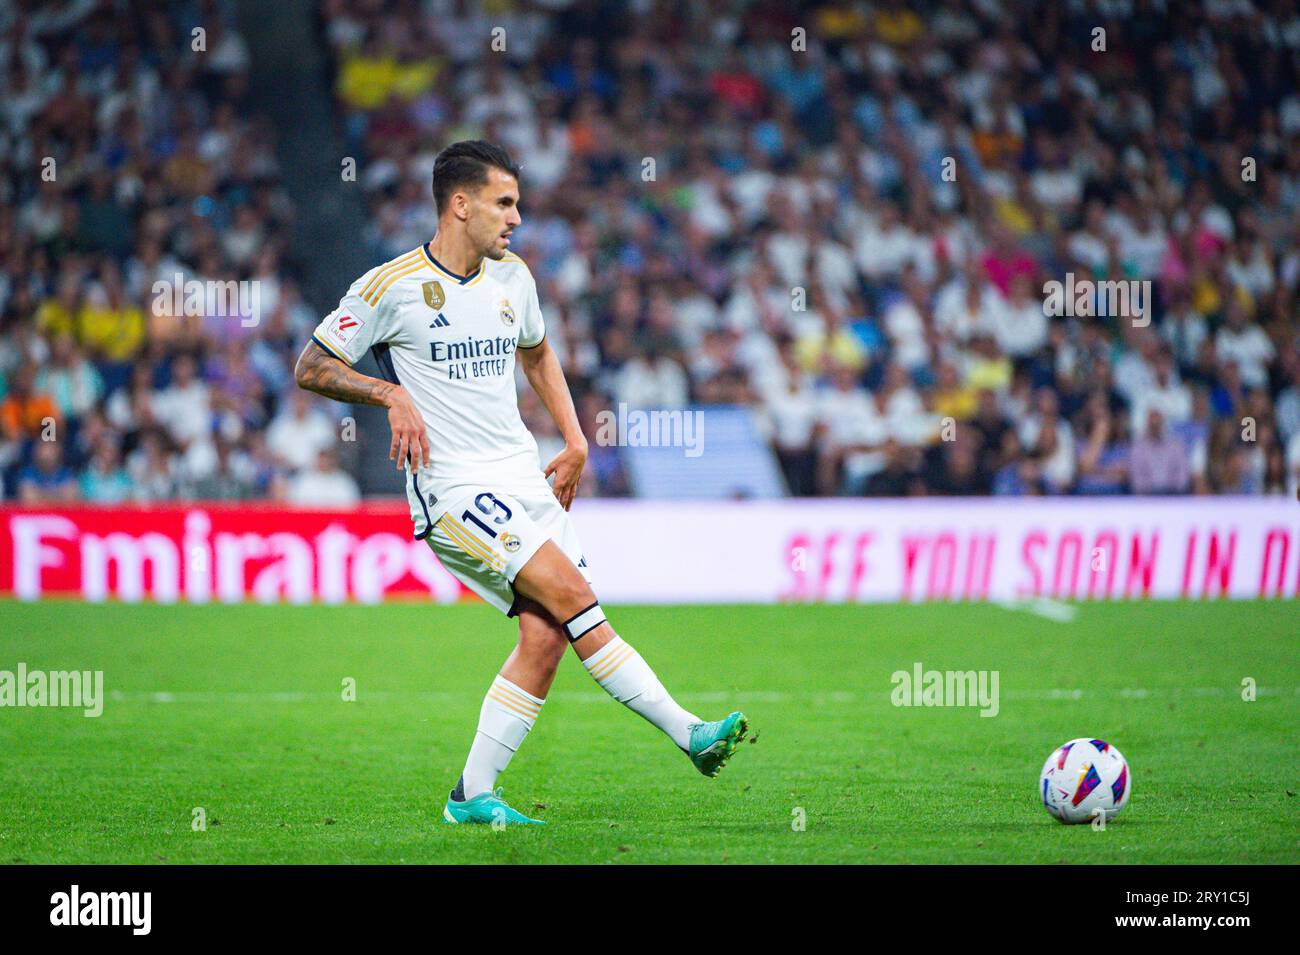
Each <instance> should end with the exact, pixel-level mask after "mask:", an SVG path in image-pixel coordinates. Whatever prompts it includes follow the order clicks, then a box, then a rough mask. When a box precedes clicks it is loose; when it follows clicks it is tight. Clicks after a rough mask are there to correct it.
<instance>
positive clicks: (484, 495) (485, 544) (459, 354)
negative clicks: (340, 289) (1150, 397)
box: [312, 244, 591, 614]
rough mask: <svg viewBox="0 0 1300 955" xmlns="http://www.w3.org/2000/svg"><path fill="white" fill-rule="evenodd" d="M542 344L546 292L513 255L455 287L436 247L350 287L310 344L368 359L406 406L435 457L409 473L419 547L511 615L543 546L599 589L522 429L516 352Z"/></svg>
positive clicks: (485, 265)
mask: <svg viewBox="0 0 1300 955" xmlns="http://www.w3.org/2000/svg"><path fill="white" fill-rule="evenodd" d="M545 335H546V327H545V325H544V323H543V321H542V311H541V305H540V304H539V302H538V299H537V284H536V283H535V282H534V281H533V277H532V274H531V273H530V272H529V271H528V267H527V266H526V265H524V263H523V260H522V259H520V258H519V257H518V256H517V255H514V254H513V253H509V252H508V253H506V255H505V258H503V259H501V260H500V261H494V260H492V259H484V260H483V262H482V264H481V265H480V266H479V267H478V269H477V270H475V271H474V272H473V273H471V274H470V275H456V274H455V273H454V272H451V271H449V270H447V269H446V268H444V267H443V266H442V265H440V264H439V263H438V261H437V260H436V259H434V258H433V256H432V255H431V254H430V253H429V247H428V245H427V244H426V245H423V246H421V247H420V248H418V249H413V250H412V251H410V252H408V253H406V254H405V255H401V256H398V257H397V258H396V259H393V260H392V261H391V262H387V263H385V264H384V265H381V266H379V267H378V268H375V269H371V270H370V271H369V272H367V273H366V274H365V275H363V276H361V278H359V279H357V280H356V281H355V282H353V283H352V287H351V288H349V289H348V292H347V294H346V295H344V296H343V298H342V299H341V300H340V302H339V307H338V308H336V309H335V310H334V311H333V312H331V313H330V314H329V315H327V316H326V317H325V319H324V320H323V321H322V322H321V323H320V325H318V326H317V327H316V331H315V333H314V334H313V335H312V340H313V341H314V342H316V344H317V345H319V346H320V347H321V348H323V349H325V351H327V352H329V353H330V354H331V355H333V356H334V357H336V358H338V359H340V360H342V361H344V362H346V363H347V364H349V365H353V364H355V363H356V362H357V361H359V360H360V359H361V358H362V356H363V355H365V353H366V351H367V350H369V351H371V352H372V353H373V354H374V356H375V360H376V362H377V363H378V364H379V368H380V371H381V373H382V375H383V376H384V378H386V379H387V380H388V381H391V382H394V383H396V384H400V385H402V386H403V387H404V388H405V389H406V390H407V391H408V392H410V395H411V398H412V399H413V400H414V402H415V406H416V408H417V409H418V410H419V412H420V416H421V417H422V418H423V419H424V425H425V428H426V429H427V431H428V437H429V448H430V451H431V455H430V457H431V460H430V461H429V462H428V463H426V464H425V465H424V466H423V467H422V468H420V469H419V470H418V471H416V470H413V469H412V468H411V465H410V462H409V460H408V462H407V465H406V468H407V479H406V495H407V499H408V501H409V503H410V506H411V520H412V522H413V523H414V525H415V536H416V537H419V538H424V539H426V540H427V541H428V542H429V545H430V546H431V547H432V548H433V550H434V553H436V554H437V555H438V559H439V560H440V561H442V563H443V566H445V567H446V568H447V569H448V570H449V571H450V572H451V573H452V574H454V575H455V576H456V577H457V578H459V579H460V580H461V581H462V582H463V583H464V584H465V585H466V586H467V587H469V588H470V589H471V590H473V591H474V592H475V593H477V594H478V595H479V596H481V597H482V598H483V599H484V600H486V601H488V602H489V603H491V604H493V605H494V606H496V607H497V608H498V609H500V610H502V611H503V612H505V613H507V614H510V613H512V612H513V609H514V601H515V594H514V587H513V585H512V582H513V581H514V578H515V574H517V573H518V572H519V569H520V568H521V567H523V565H524V564H525V563H527V562H528V559H529V558H530V557H532V556H533V554H534V553H535V552H536V551H537V549H538V548H539V547H541V546H542V544H543V543H544V542H545V541H546V540H548V539H551V540H554V541H555V543H556V544H557V545H558V546H559V547H560V548H561V549H562V550H563V551H564V552H565V554H566V555H568V557H569V559H570V560H572V561H573V563H574V564H575V565H577V567H578V569H579V570H580V571H581V572H582V574H583V576H584V577H586V578H587V581H588V582H590V580H591V577H590V575H589V574H588V572H587V562H586V559H585V557H584V556H583V554H582V547H581V545H580V544H579V542H578V536H577V533H576V531H575V530H574V528H573V525H572V524H571V523H570V521H569V515H568V513H567V512H566V511H565V510H564V508H562V507H561V506H560V503H559V501H557V500H556V499H555V495H554V494H553V493H552V491H551V488H550V485H549V484H547V482H546V479H545V477H544V475H543V473H542V467H541V463H540V461H539V459H538V456H537V442H536V441H535V440H534V439H533V436H532V435H531V434H530V433H529V432H528V429H527V428H525V427H524V422H523V419H522V418H521V417H520V416H519V402H518V396H517V394H516V390H515V350H516V349H517V348H533V347H536V346H537V345H540V344H541V343H542V339H543V338H544V337H545Z"/></svg>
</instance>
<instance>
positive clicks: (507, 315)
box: [501, 298, 515, 328]
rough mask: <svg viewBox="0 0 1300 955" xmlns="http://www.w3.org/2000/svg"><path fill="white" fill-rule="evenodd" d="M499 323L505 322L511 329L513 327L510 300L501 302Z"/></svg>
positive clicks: (513, 313) (513, 314) (513, 315)
mask: <svg viewBox="0 0 1300 955" xmlns="http://www.w3.org/2000/svg"><path fill="white" fill-rule="evenodd" d="M501 321H503V322H505V323H506V324H507V325H509V326H511V327H512V328H513V327H514V324H515V310H514V309H513V308H511V307H510V300H509V299H506V298H503V299H502V300H501Z"/></svg>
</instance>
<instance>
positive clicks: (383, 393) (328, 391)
mask: <svg viewBox="0 0 1300 955" xmlns="http://www.w3.org/2000/svg"><path fill="white" fill-rule="evenodd" d="M293 373H294V378H295V379H297V381H298V387H299V388H305V389H306V390H307V391H314V392H316V394H318V395H324V396H325V397H326V398H333V399H334V400H335V401H350V402H352V403H353V404H360V405H379V406H380V407H384V406H386V405H387V404H388V397H389V395H391V394H392V392H393V389H394V388H395V386H394V385H393V384H392V383H391V382H387V381H383V380H382V379H379V378H371V377H370V376H369V375H363V374H361V372H359V371H355V370H353V369H352V368H350V367H348V366H347V365H346V364H344V363H343V362H341V361H339V360H338V359H337V358H335V357H334V356H333V355H331V354H329V353H328V352H327V351H325V349H323V348H321V347H320V346H319V345H317V344H316V343H315V342H311V341H309V342H308V343H307V347H306V348H304V349H303V350H302V354H301V355H299V356H298V364H297V366H296V367H295V368H294V370H293Z"/></svg>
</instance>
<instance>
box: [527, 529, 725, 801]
mask: <svg viewBox="0 0 1300 955" xmlns="http://www.w3.org/2000/svg"><path fill="white" fill-rule="evenodd" d="M514 587H515V590H516V591H517V592H518V593H520V594H523V595H524V596H525V597H527V598H529V599H530V600H533V601H535V602H536V603H538V604H540V605H541V606H543V607H545V608H546V610H547V611H548V612H549V613H550V615H551V617H552V618H554V619H555V620H558V621H563V627H564V630H565V633H566V636H567V639H568V640H569V641H570V642H572V644H573V649H574V652H576V653H577V654H578V659H580V660H581V661H582V665H583V666H584V667H586V669H587V672H588V673H590V674H591V676H592V678H593V679H594V680H595V681H596V682H597V683H598V684H599V685H600V686H601V688H602V689H603V690H605V692H606V693H608V694H609V695H610V696H612V697H613V698H614V699H616V700H618V701H619V702H620V703H622V704H623V705H624V706H626V707H627V708H628V709H630V710H632V711H633V712H634V713H637V714H639V715H640V716H642V717H644V718H645V719H646V720H648V721H649V722H651V723H652V724H654V725H655V726H657V727H658V728H659V729H660V730H662V731H663V732H664V733H665V734H666V735H667V736H668V738H669V739H671V740H672V741H673V743H674V744H675V745H676V746H677V747H678V748H679V749H681V750H682V752H684V753H686V754H687V755H688V756H690V758H691V761H692V762H693V763H695V765H696V767H697V768H698V769H699V770H700V772H702V773H704V774H705V775H706V776H715V775H717V772H718V770H720V769H721V768H722V764H723V763H725V762H726V760H727V759H728V758H729V757H730V756H731V754H732V753H733V752H734V751H735V748H736V744H738V743H739V742H740V740H741V739H743V738H744V735H745V731H746V730H747V729H748V724H747V722H746V720H745V717H744V715H743V714H741V713H732V714H731V715H730V716H728V717H727V718H726V719H723V720H718V721H717V722H714V723H706V722H704V721H703V720H701V719H700V718H699V717H698V716H696V715H694V714H693V713H691V712H689V711H688V710H686V709H684V708H682V707H681V706H679V705H678V703H677V701H676V700H674V699H673V697H672V695H671V694H670V693H669V692H668V691H667V690H666V689H664V685H663V683H661V682H660V681H659V678H658V677H657V676H656V675H655V672H654V670H652V669H651V668H650V665H649V664H648V663H646V661H645V660H644V659H643V658H642V656H641V654H639V653H638V652H637V651H636V650H635V649H634V648H633V647H632V646H631V644H629V643H627V642H625V641H624V640H623V639H622V638H621V637H619V635H618V634H617V633H615V632H614V629H613V627H611V626H610V625H609V622H608V621H607V620H606V619H605V614H604V611H603V610H601V608H600V603H599V602H598V601H597V600H596V595H595V593H594V592H593V591H592V589H591V585H590V584H589V583H587V581H586V580H585V579H584V578H583V576H582V574H581V572H579V570H578V568H577V567H576V566H574V563H573V561H572V560H571V559H570V558H569V557H568V556H566V555H565V553H564V551H562V550H561V549H560V548H559V546H558V545H557V544H556V543H555V542H554V541H553V540H548V541H546V542H545V543H544V544H543V545H542V546H541V547H539V548H538V549H537V551H536V552H535V553H534V554H533V555H532V557H530V558H529V560H528V562H527V563H526V564H524V566H523V567H522V568H520V569H519V571H518V572H517V573H516V575H515V579H514Z"/></svg>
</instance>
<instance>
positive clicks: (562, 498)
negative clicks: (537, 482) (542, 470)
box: [546, 441, 587, 511]
mask: <svg viewBox="0 0 1300 955" xmlns="http://www.w3.org/2000/svg"><path fill="white" fill-rule="evenodd" d="M586 464H587V443H586V442H585V441H584V442H583V443H582V444H580V445H573V444H566V445H565V446H564V450H563V451H561V452H560V453H559V454H557V455H556V456H555V457H554V458H553V459H552V460H551V463H550V464H548V465H546V476H547V477H548V478H549V477H550V476H551V475H552V474H554V475H555V485H554V491H555V497H556V499H557V500H558V501H559V502H560V506H561V507H563V508H564V509H565V510H566V511H567V510H568V509H569V505H570V504H572V503H573V499H574V498H575V497H576V496H577V495H578V481H579V480H580V479H581V478H582V469H583V468H584V467H585V466H586Z"/></svg>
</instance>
